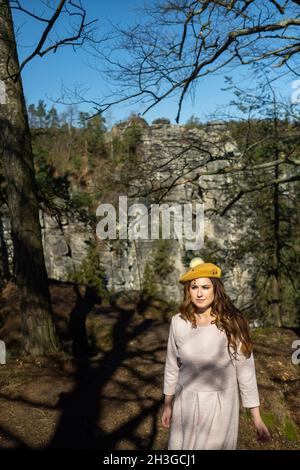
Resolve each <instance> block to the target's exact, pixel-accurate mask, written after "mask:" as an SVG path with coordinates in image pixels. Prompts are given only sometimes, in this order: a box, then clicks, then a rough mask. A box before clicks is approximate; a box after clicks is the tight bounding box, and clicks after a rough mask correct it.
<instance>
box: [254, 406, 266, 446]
mask: <svg viewBox="0 0 300 470" xmlns="http://www.w3.org/2000/svg"><path fill="white" fill-rule="evenodd" d="M250 412H251V416H252V421H253V424H254V427H255V429H256V435H257V440H258V441H259V442H267V441H270V440H271V434H270V432H269V430H268V428H267V426H266V425H265V423H264V422H263V420H262V418H261V416H260V411H259V406H255V407H254V408H251V409H250Z"/></svg>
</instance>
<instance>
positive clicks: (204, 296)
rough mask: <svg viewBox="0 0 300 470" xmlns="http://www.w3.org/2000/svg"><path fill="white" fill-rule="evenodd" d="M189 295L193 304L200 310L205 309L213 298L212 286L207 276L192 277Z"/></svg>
mask: <svg viewBox="0 0 300 470" xmlns="http://www.w3.org/2000/svg"><path fill="white" fill-rule="evenodd" d="M189 290H190V296H191V300H192V302H193V304H194V305H195V306H196V307H198V308H199V309H200V310H205V309H207V308H208V307H210V305H211V304H212V302H213V300H214V287H213V283H212V282H211V280H210V279H209V278H207V277H198V278H197V279H193V280H192V282H191V284H190V288H189Z"/></svg>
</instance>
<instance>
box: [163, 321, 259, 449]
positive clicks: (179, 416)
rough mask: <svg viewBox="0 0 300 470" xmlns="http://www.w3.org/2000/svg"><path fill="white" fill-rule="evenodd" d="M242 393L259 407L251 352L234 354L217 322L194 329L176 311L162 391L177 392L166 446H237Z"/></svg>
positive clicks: (244, 399)
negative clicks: (231, 355)
mask: <svg viewBox="0 0 300 470" xmlns="http://www.w3.org/2000/svg"><path fill="white" fill-rule="evenodd" d="M239 392H240V396H241V399H242V405H243V406H244V407H246V408H252V407H255V406H259V404H260V403H259V395H258V389H257V382H256V374H255V364H254V357H253V354H251V356H250V357H249V358H248V359H247V358H246V357H245V356H244V355H242V354H241V353H239V354H238V356H237V359H235V360H234V359H231V358H230V356H229V353H228V350H227V337H226V334H225V332H223V331H220V330H219V329H218V328H217V327H216V325H214V324H211V325H208V326H197V328H196V329H195V328H192V324H191V323H190V322H189V321H187V320H184V319H183V318H182V317H181V314H180V313H177V314H176V315H174V316H173V317H172V319H171V324H170V330H169V339H168V346H167V355H166V362H165V370H164V394H165V395H175V397H174V401H173V412H172V420H171V424H170V429H169V441H168V449H169V450H175V449H176V450H177V449H184V450H189V449H193V450H198V449H199V450H200V449H203V450H204V449H207V450H208V449H211V450H215V449H236V444H237V437H238V424H239Z"/></svg>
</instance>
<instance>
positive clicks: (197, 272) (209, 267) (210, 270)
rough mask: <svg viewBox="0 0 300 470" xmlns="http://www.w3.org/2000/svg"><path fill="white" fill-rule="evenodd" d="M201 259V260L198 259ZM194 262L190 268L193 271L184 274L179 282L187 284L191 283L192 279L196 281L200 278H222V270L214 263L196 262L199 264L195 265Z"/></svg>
mask: <svg viewBox="0 0 300 470" xmlns="http://www.w3.org/2000/svg"><path fill="white" fill-rule="evenodd" d="M197 259H199V258H197ZM193 261H194V260H192V261H191V263H190V266H191V269H190V270H189V271H187V272H186V273H185V274H183V275H182V276H181V277H180V279H179V282H186V281H191V280H192V279H196V278H198V277H221V272H222V271H221V269H220V268H219V267H218V266H216V265H215V264H213V263H203V262H202V261H200V262H199V261H196V259H195V261H196V263H197V264H195V263H193Z"/></svg>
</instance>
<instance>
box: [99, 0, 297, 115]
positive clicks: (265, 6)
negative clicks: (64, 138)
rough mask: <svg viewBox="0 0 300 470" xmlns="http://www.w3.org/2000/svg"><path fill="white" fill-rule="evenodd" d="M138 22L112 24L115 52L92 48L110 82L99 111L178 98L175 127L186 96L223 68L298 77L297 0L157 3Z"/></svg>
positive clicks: (177, 0) (168, 0)
mask: <svg viewBox="0 0 300 470" xmlns="http://www.w3.org/2000/svg"><path fill="white" fill-rule="evenodd" d="M140 18H142V21H141V22H140V23H139V24H138V23H137V24H133V25H132V26H131V27H130V28H128V29H125V28H122V27H121V26H117V25H116V26H115V27H114V29H115V34H118V39H117V41H116V43H115V44H114V47H112V46H111V45H110V48H109V49H107V50H105V49H102V50H101V51H99V50H97V47H95V48H94V53H95V55H96V56H97V57H98V58H100V59H101V60H102V59H103V61H104V63H106V64H108V67H107V73H109V74H110V75H109V79H110V81H111V83H114V84H115V86H113V87H112V91H113V93H112V95H111V96H109V97H107V99H105V100H103V101H102V102H101V103H99V104H98V109H99V110H100V111H104V110H106V109H108V108H109V107H110V106H111V105H112V104H115V103H120V102H123V101H127V100H134V101H135V102H137V101H142V102H143V103H144V106H145V111H144V113H145V112H147V111H148V110H149V109H150V108H152V107H153V106H155V105H157V104H158V103H159V102H160V101H162V100H164V99H166V98H167V97H171V96H173V97H174V96H176V97H177V99H178V113H177V116H176V122H179V119H180V113H181V109H182V105H183V102H184V99H185V98H186V96H187V95H188V93H189V92H193V91H194V90H195V87H196V85H197V83H198V82H199V81H200V79H201V78H203V77H206V76H209V75H211V74H213V73H215V72H218V71H220V70H223V69H225V68H228V67H231V66H237V65H246V64H253V63H262V64H265V65H267V66H270V67H272V70H277V71H278V69H280V71H281V73H285V72H288V71H291V72H292V73H293V74H294V76H299V74H300V69H299V51H300V1H299V0H158V1H155V2H151V6H149V7H147V8H146V7H145V8H144V9H143V10H142V11H141V12H140ZM101 67H102V68H103V64H102V65H101ZM99 68H100V66H99ZM202 83H203V82H202Z"/></svg>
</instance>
